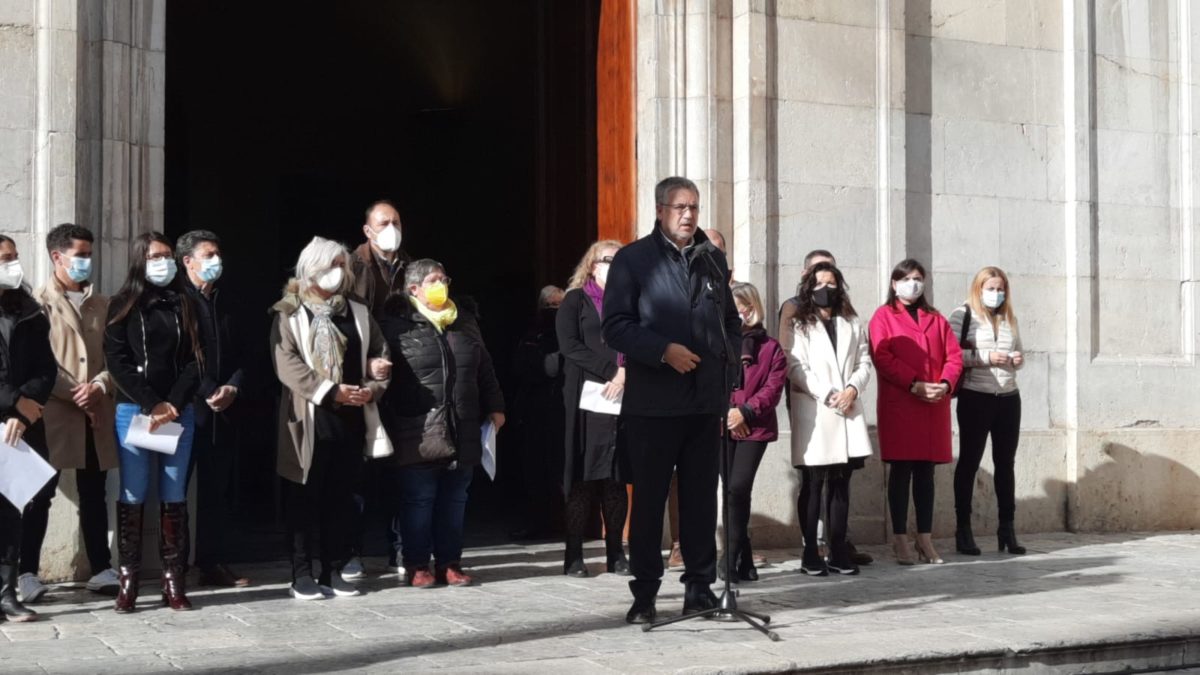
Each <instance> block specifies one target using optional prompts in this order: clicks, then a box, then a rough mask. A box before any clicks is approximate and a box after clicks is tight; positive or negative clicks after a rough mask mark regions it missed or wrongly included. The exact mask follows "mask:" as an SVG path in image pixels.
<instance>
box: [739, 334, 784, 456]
mask: <svg viewBox="0 0 1200 675" xmlns="http://www.w3.org/2000/svg"><path fill="white" fill-rule="evenodd" d="M742 373H743V376H742V387H741V388H740V389H735V390H734V392H733V397H732V398H731V400H730V402H729V404H730V405H731V406H732V407H735V408H742V407H744V410H743V414H745V413H746V412H749V413H750V414H749V415H746V426H748V427H750V435H749V436H747V437H746V438H743V439H740V440H743V441H767V442H770V441H774V440H777V439H778V438H779V421H778V420H777V419H776V418H775V406H777V405H779V399H780V398H781V397H782V396H783V385H784V383H785V382H787V355H786V354H784V353H783V348H782V347H780V346H779V343H778V342H776V341H775V339H774V338H770V337H766V335H765V334H764V336H763V339H762V341H761V342H759V343H758V353H757V354H755V356H754V363H750V364H743V366H742Z"/></svg>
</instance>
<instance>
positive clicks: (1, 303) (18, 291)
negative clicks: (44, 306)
mask: <svg viewBox="0 0 1200 675" xmlns="http://www.w3.org/2000/svg"><path fill="white" fill-rule="evenodd" d="M4 244H12V245H13V248H14V249H15V248H16V247H17V242H15V241H13V239H12V237H8V236H5V235H3V234H0V246H3V245H4ZM25 296H29V289H28V288H26V287H25V282H23V281H22V282H21V286H20V287H19V288H9V289H5V290H4V291H3V292H2V293H0V310H3V311H4V313H5V314H16V313H17V312H20V311H21V307H22V305H24V304H25ZM29 297H30V298H32V297H33V296H29Z"/></svg>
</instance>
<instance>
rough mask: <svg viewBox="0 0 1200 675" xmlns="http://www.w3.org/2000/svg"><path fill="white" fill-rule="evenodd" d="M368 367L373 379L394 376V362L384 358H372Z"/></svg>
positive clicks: (384, 378)
mask: <svg viewBox="0 0 1200 675" xmlns="http://www.w3.org/2000/svg"><path fill="white" fill-rule="evenodd" d="M367 369H368V370H370V371H371V377H372V379H376V380H386V379H388V378H389V377H391V376H392V362H391V361H388V360H387V359H384V358H374V359H371V361H370V363H368V364H367Z"/></svg>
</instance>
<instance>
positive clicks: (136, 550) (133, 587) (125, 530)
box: [113, 502, 145, 614]
mask: <svg viewBox="0 0 1200 675" xmlns="http://www.w3.org/2000/svg"><path fill="white" fill-rule="evenodd" d="M144 508H145V505H144V504H125V503H123V502H117V575H118V577H119V581H118V587H117V603H116V606H115V607H114V608H113V609H115V610H116V611H117V613H118V614H128V613H129V612H132V611H133V610H134V609H136V608H137V607H136V605H137V597H138V578H139V577H140V576H141V573H142V513H143V511H144Z"/></svg>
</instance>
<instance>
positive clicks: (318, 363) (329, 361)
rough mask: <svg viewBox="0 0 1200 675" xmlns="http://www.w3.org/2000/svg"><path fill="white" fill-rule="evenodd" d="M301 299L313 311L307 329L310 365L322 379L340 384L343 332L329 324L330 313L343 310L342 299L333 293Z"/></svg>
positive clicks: (343, 352)
mask: <svg viewBox="0 0 1200 675" xmlns="http://www.w3.org/2000/svg"><path fill="white" fill-rule="evenodd" d="M301 302H302V304H303V305H304V306H305V307H306V308H307V309H308V311H310V312H312V315H313V320H312V325H311V326H309V331H308V351H309V353H310V354H312V361H313V369H314V370H316V371H317V374H318V375H320V376H321V377H323V378H325V379H326V380H329V381H330V382H336V383H338V384H341V382H342V360H343V359H344V358H345V357H346V336H345V335H342V331H340V330H338V327H337V326H335V325H334V324H333V317H334V316H342V315H343V314H345V313H346V309H347V305H346V299H345V298H344V297H342V296H340V295H334V296H331V297H330V298H329V299H328V300H320V299H319V298H316V297H306V298H304V299H303V300H302V301H301Z"/></svg>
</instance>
